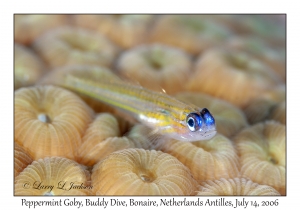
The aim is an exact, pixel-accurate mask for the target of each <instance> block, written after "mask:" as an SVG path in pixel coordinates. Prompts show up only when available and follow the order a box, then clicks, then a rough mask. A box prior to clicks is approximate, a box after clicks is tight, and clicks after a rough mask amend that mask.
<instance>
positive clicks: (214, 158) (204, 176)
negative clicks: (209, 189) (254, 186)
mask: <svg viewBox="0 0 300 210" xmlns="http://www.w3.org/2000/svg"><path fill="white" fill-rule="evenodd" d="M160 149H161V150H162V151H163V152H166V153H169V154H171V155H173V156H174V157H176V158H177V159H178V160H179V161H180V162H182V163H183V164H184V165H185V166H187V167H188V168H189V169H190V170H191V173H192V175H193V177H194V178H195V179H196V180H197V181H198V182H199V183H201V182H203V181H206V180H215V179H220V178H234V177H237V176H238V175H239V161H238V156H237V154H236V151H235V148H234V145H233V143H232V142H231V140H229V139H228V138H226V137H225V136H223V135H221V134H217V135H216V136H215V137H213V138H212V139H211V140H206V141H196V142H191V143H190V142H181V141H176V140H168V141H165V143H164V144H163V145H162V146H161V148H160Z"/></svg>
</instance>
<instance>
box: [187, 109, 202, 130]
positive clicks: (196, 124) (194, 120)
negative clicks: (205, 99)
mask: <svg viewBox="0 0 300 210" xmlns="http://www.w3.org/2000/svg"><path fill="white" fill-rule="evenodd" d="M186 124H187V126H188V127H189V129H190V131H197V130H199V129H200V127H201V125H202V119H201V117H200V116H199V115H198V114H197V113H190V114H189V115H188V116H187V117H186Z"/></svg>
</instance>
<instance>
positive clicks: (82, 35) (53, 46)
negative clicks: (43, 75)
mask: <svg viewBox="0 0 300 210" xmlns="http://www.w3.org/2000/svg"><path fill="white" fill-rule="evenodd" d="M34 49H35V50H36V51H37V52H38V53H39V54H40V55H41V57H42V58H43V59H44V61H45V62H46V63H47V64H48V65H49V66H50V67H51V68H54V67H60V66H66V65H77V64H90V65H99V66H107V67H109V66H111V65H112V62H113V60H114V59H115V57H116V56H117V54H118V52H119V49H118V48H117V47H116V46H115V45H114V44H113V43H111V42H110V41H109V40H108V39H107V38H106V37H104V36H102V35H101V34H97V33H95V32H93V31H89V30H86V29H82V28H75V27H69V26H66V27H62V28H58V29H56V30H52V31H49V32H48V33H45V34H44V35H43V36H41V37H39V38H38V39H37V40H36V41H35V42H34Z"/></svg>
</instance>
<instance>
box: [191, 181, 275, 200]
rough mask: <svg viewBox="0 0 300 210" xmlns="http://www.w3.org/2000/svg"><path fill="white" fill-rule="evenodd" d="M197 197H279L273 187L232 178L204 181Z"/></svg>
mask: <svg viewBox="0 0 300 210" xmlns="http://www.w3.org/2000/svg"><path fill="white" fill-rule="evenodd" d="M197 195H206V196H207V195H222V196H224V195H243V196H245V195H269V196H270V195H280V194H279V192H277V191H276V190H275V189H274V188H273V187H270V186H267V185H259V184H257V183H254V182H252V181H251V180H250V179H245V178H234V179H223V178H222V179H220V180H214V181H211V180H209V181H206V182H203V183H201V185H199V192H198V194H197Z"/></svg>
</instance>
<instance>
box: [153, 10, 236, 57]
mask: <svg viewBox="0 0 300 210" xmlns="http://www.w3.org/2000/svg"><path fill="white" fill-rule="evenodd" d="M230 35H231V32H230V31H229V30H228V29H227V28H225V27H223V26H222V25H219V24H218V23H217V22H215V21H211V20H210V19H209V18H207V17H206V16H201V15H164V16H161V17H160V19H159V20H157V22H156V23H155V24H154V26H153V30H152V31H151V41H152V42H158V43H163V44H167V45H171V46H175V47H179V48H181V49H183V50H185V51H187V52H188V53H191V54H194V55H197V54H199V53H202V52H203V51H204V50H205V49H208V48H210V47H213V46H217V45H218V44H221V42H222V41H224V40H225V39H227V38H228V37H229V36H230Z"/></svg>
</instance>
